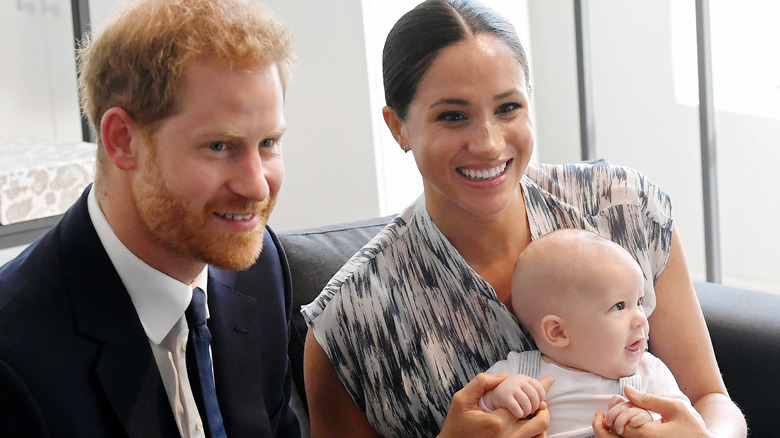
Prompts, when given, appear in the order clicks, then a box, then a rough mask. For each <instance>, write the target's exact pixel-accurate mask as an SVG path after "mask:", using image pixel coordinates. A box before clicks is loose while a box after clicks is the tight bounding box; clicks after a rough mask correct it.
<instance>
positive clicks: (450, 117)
mask: <svg viewBox="0 0 780 438" xmlns="http://www.w3.org/2000/svg"><path fill="white" fill-rule="evenodd" d="M437 119H438V120H441V121H444V122H460V121H462V120H466V116H465V115H463V114H461V113H458V112H454V111H452V112H446V113H442V114H440V115H439V117H438V118H437Z"/></svg>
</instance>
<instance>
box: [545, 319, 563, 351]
mask: <svg viewBox="0 0 780 438" xmlns="http://www.w3.org/2000/svg"><path fill="white" fill-rule="evenodd" d="M541 326H542V332H541V335H542V336H543V337H544V340H545V341H546V342H547V343H548V344H550V346H553V347H557V348H564V347H567V346H568V345H569V341H570V339H569V337H568V336H567V335H566V330H565V326H564V321H563V318H561V317H559V316H558V315H547V316H545V317H544V318H542V322H541Z"/></svg>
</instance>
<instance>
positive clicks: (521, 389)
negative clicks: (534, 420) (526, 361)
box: [480, 374, 547, 418]
mask: <svg viewBox="0 0 780 438" xmlns="http://www.w3.org/2000/svg"><path fill="white" fill-rule="evenodd" d="M500 375H501V374H499V376H500ZM546 392H547V391H546V390H545V388H544V385H543V384H542V382H541V381H539V380H537V379H534V378H533V377H530V376H526V375H525V374H512V375H510V376H509V377H507V378H506V379H505V380H504V381H503V382H501V383H500V384H499V385H498V386H497V387H495V388H494V389H492V390H490V391H488V392H486V393H485V395H483V396H482V399H481V400H482V403H484V405H480V406H482V407H484V408H486V410H487V411H488V412H492V411H495V410H496V409H499V408H504V409H506V410H508V411H509V412H511V413H512V415H514V416H515V417H517V418H525V417H527V416H529V415H531V414H532V413H534V412H536V411H537V410H538V409H539V406H540V405H541V403H542V402H543V401H544V400H545V399H546V398H547V397H546Z"/></svg>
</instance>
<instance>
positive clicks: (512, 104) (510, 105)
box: [497, 102, 523, 114]
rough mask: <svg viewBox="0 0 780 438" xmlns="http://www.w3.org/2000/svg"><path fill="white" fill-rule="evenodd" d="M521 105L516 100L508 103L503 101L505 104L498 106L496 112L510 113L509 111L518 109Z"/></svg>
mask: <svg viewBox="0 0 780 438" xmlns="http://www.w3.org/2000/svg"><path fill="white" fill-rule="evenodd" d="M522 107H523V106H522V105H520V104H519V103H517V102H510V103H505V104H503V105H501V106H499V107H498V111H497V112H498V113H499V114H505V113H511V112H514V111H517V110H519V109H520V108H522Z"/></svg>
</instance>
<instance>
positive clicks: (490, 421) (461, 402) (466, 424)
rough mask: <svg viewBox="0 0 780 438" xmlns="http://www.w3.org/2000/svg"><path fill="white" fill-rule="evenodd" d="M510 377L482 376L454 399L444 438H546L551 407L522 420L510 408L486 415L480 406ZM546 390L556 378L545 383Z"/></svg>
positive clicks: (543, 382)
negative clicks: (488, 394) (487, 395)
mask: <svg viewBox="0 0 780 438" xmlns="http://www.w3.org/2000/svg"><path fill="white" fill-rule="evenodd" d="M504 379H506V376H495V375H493V374H486V373H481V374H478V375H477V376H476V377H474V379H472V380H471V382H469V383H468V384H467V385H466V386H464V387H463V389H461V390H460V391H458V392H456V393H455V395H454V396H453V397H452V403H451V404H450V409H449V411H448V412H447V418H446V419H445V420H444V425H443V427H442V430H441V433H440V434H439V437H440V438H444V437H475V438H476V437H515V438H531V437H545V436H547V435H546V433H545V431H546V430H547V428H548V427H549V426H550V413H549V411H548V410H547V404H546V403H542V404H541V405H540V406H539V410H538V411H537V413H536V415H535V416H534V417H533V418H531V419H528V420H522V421H518V420H517V417H515V416H514V415H513V414H512V413H511V412H509V411H508V410H506V409H503V408H502V409H498V410H495V411H493V412H485V411H484V410H483V409H482V408H480V407H479V399H480V398H481V397H482V395H483V394H485V393H486V392H487V391H490V390H491V389H493V388H495V387H496V386H498V384H499V383H501V382H503V381H504ZM541 383H542V385H543V386H544V390H545V391H547V390H548V389H550V386H551V385H552V378H550V377H546V378H544V379H542V380H541Z"/></svg>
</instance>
